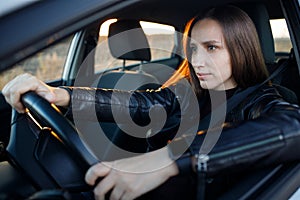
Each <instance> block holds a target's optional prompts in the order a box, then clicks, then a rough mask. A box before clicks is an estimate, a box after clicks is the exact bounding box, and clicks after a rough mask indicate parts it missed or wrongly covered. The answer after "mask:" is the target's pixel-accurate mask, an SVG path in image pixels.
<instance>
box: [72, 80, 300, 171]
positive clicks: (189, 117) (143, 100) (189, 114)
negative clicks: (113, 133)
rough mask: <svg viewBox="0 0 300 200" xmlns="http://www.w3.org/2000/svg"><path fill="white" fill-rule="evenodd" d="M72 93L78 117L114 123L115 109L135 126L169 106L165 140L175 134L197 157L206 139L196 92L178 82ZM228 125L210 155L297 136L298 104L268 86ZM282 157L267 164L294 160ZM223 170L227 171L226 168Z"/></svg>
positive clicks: (233, 115) (229, 117)
mask: <svg viewBox="0 0 300 200" xmlns="http://www.w3.org/2000/svg"><path fill="white" fill-rule="evenodd" d="M68 90H69V92H70V93H71V94H72V98H71V99H72V100H71V104H70V106H71V107H72V111H73V114H76V113H78V116H81V117H83V118H85V119H87V118H88V117H89V116H90V114H91V113H92V112H96V116H97V119H98V120H100V121H110V122H113V121H114V120H115V119H114V113H113V112H112V108H113V109H115V110H116V111H117V115H118V116H128V110H129V114H130V116H131V117H132V118H133V121H134V122H135V123H137V124H139V125H145V124H147V123H149V122H150V118H151V117H149V112H150V110H151V108H153V107H155V109H157V108H159V109H157V110H158V111H157V113H158V114H157V115H155V114H154V117H153V118H151V119H152V121H155V120H154V119H155V116H156V117H157V116H160V115H163V114H164V113H163V112H161V109H160V108H164V110H165V115H166V119H167V120H166V123H165V126H164V128H163V131H162V132H164V135H167V138H164V140H163V141H164V142H166V139H167V140H168V139H172V138H173V137H174V136H176V140H175V141H176V142H177V141H188V142H187V143H189V144H191V145H188V146H187V148H188V151H185V154H187V153H188V154H189V155H196V154H198V153H199V149H200V147H201V145H202V144H203V141H204V138H205V136H206V134H196V132H197V128H198V121H199V119H200V118H202V117H200V116H199V109H198V108H197V106H196V104H195V98H193V92H192V91H191V90H190V89H186V87H185V86H184V85H180V84H179V85H177V86H175V87H174V88H169V89H168V88H167V89H161V90H156V91H154V90H151V91H130V92H127V91H116V90H105V89H90V88H68ZM237 92H238V91H237ZM191 99H192V100H191ZM197 105H198V104H197ZM200 107H201V105H200ZM155 109H154V110H155ZM154 113H155V112H154ZM94 119H95V118H93V117H91V118H90V120H94ZM123 120H124V121H123ZM156 121H158V122H156V123H158V124H159V123H160V120H156ZM200 121H201V120H200ZM118 122H121V123H123V122H126V120H125V119H124V118H122V117H118ZM180 122H184V123H185V126H184V127H183V128H182V127H181V126H180V125H178V124H180ZM225 122H226V123H224V124H226V126H224V129H223V131H222V134H221V136H220V139H219V140H218V141H217V143H216V145H215V148H213V149H212V150H211V151H210V152H208V153H213V152H216V151H220V149H221V150H222V148H224V145H225V147H226V145H227V146H230V145H231V144H233V143H234V144H236V142H234V141H241V140H243V141H245V140H247V138H248V139H254V138H258V139H259V137H261V136H264V135H266V136H267V135H268V134H271V135H272V134H273V135H274V134H276V133H274V132H278V134H285V133H297V134H298V133H299V131H300V109H299V107H298V106H297V105H293V104H290V103H287V102H286V101H284V100H283V98H282V97H281V95H280V94H279V93H278V92H277V90H276V88H274V87H273V86H269V85H264V86H263V87H262V88H260V89H259V90H258V91H256V92H255V93H254V94H252V95H250V96H249V97H247V98H246V99H245V100H244V101H243V102H242V103H240V104H239V105H237V106H236V107H235V108H234V109H233V110H232V111H231V112H229V113H228V114H227V115H226V121H225ZM152 125H153V124H152ZM154 125H155V123H154ZM159 126H161V124H159V125H158V127H159ZM154 127H155V126H154ZM170 127H171V128H170ZM181 128H182V129H181ZM153 129H155V128H153ZM178 130H180V131H181V133H180V134H179V135H174V131H175V132H176V131H178ZM270 137H271V136H270ZM234 138H237V139H234ZM174 143H175V142H174ZM178 143H180V142H178ZM245 143H247V142H245ZM182 153H184V152H182ZM297 154H298V153H297ZM280 156H281V154H280V153H278V154H276V155H275V157H274V156H273V157H272V158H271V159H269V160H267V161H266V162H268V161H270V160H272V161H275V160H277V161H276V162H281V161H285V160H289V159H290V158H289V157H284V158H283V157H282V158H281V157H280ZM181 157H184V156H181ZM236 159H238V158H236ZM292 159H294V157H293V158H292ZM223 164H224V163H223ZM189 165H190V164H189ZM229 165H230V164H229ZM223 166H224V169H226V165H223ZM185 168H186V167H185ZM219 168H220V166H219V165H218V164H216V165H212V166H210V169H209V170H211V174H215V172H216V171H218V170H219ZM209 170H208V171H209Z"/></svg>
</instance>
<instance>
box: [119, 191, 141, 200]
mask: <svg viewBox="0 0 300 200" xmlns="http://www.w3.org/2000/svg"><path fill="white" fill-rule="evenodd" d="M136 197H138V196H135V195H134V194H133V193H131V192H124V193H123V195H122V197H121V198H120V199H121V200H131V199H135V198H136Z"/></svg>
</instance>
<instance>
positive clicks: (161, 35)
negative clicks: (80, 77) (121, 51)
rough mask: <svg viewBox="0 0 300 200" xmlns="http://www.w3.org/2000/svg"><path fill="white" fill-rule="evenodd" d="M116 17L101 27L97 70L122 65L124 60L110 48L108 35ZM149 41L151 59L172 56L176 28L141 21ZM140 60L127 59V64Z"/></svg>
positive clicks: (96, 61)
mask: <svg viewBox="0 0 300 200" xmlns="http://www.w3.org/2000/svg"><path fill="white" fill-rule="evenodd" d="M116 21H117V20H116V19H110V20H107V21H105V22H104V23H103V24H102V25H101V27H100V33H99V40H98V45H97V48H96V53H95V71H96V72H99V71H103V70H106V69H112V68H117V67H121V66H122V65H123V60H119V59H116V58H114V57H113V56H112V55H111V53H110V50H109V47H108V41H107V35H108V28H109V25H110V24H111V23H114V22H116ZM140 24H141V26H142V28H143V31H144V32H145V34H146V37H147V39H148V42H149V46H150V51H151V60H159V59H165V58H170V57H171V56H172V50H173V48H174V44H175V29H174V27H172V26H169V25H163V24H158V23H153V22H145V21H141V22H140ZM138 63H140V62H139V61H126V62H125V65H126V66H128V65H131V64H138Z"/></svg>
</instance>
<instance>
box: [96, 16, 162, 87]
mask: <svg viewBox="0 0 300 200" xmlns="http://www.w3.org/2000/svg"><path fill="white" fill-rule="evenodd" d="M108 44H109V49H110V52H111V54H112V56H114V57H115V58H117V59H123V63H124V65H123V69H122V70H111V71H108V72H106V73H104V74H103V75H102V76H101V77H100V78H99V80H98V85H97V86H98V87H101V88H115V89H123V90H135V89H154V88H157V87H158V83H159V82H158V80H157V79H156V78H155V77H154V76H153V75H151V74H148V73H146V72H144V71H143V63H144V62H146V61H150V60H151V52H150V47H149V43H148V40H147V38H146V35H145V33H144V31H143V29H142V27H141V25H140V23H139V21H136V20H118V21H117V22H115V23H113V24H111V25H110V27H109V34H108ZM126 60H135V61H140V62H141V63H140V65H139V69H138V70H136V71H129V70H126V69H125V62H126ZM147 67H151V65H150V66H149V65H147Z"/></svg>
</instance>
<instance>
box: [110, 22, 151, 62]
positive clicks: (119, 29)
mask: <svg viewBox="0 0 300 200" xmlns="http://www.w3.org/2000/svg"><path fill="white" fill-rule="evenodd" d="M108 44H109V49H110V52H111V54H112V55H113V56H114V57H115V58H118V59H124V60H140V61H150V60H151V53H150V48H149V43H148V40H147V38H146V35H145V33H144V31H143V29H142V27H141V25H140V23H139V21H136V20H118V21H117V22H115V23H113V24H111V25H110V26H109V31H108Z"/></svg>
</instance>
